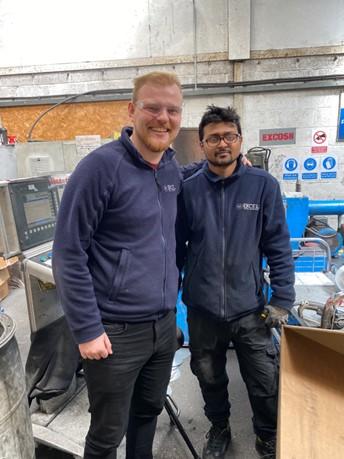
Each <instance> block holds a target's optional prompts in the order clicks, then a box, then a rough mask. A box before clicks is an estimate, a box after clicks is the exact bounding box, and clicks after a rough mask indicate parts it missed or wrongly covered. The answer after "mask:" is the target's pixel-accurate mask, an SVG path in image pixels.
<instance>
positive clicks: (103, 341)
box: [79, 332, 112, 360]
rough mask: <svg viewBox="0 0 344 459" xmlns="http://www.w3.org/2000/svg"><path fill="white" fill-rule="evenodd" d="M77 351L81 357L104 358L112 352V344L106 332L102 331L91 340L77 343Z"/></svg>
mask: <svg viewBox="0 0 344 459" xmlns="http://www.w3.org/2000/svg"><path fill="white" fill-rule="evenodd" d="M79 351H80V354H81V357H82V358H83V359H90V360H100V359H106V357H108V355H110V354H112V345H111V342H110V340H109V338H108V336H107V334H106V333H105V332H104V333H103V334H102V335H100V336H98V338H95V339H93V340H92V341H87V342H86V343H82V344H79Z"/></svg>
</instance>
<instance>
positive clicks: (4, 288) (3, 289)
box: [0, 281, 8, 301]
mask: <svg viewBox="0 0 344 459" xmlns="http://www.w3.org/2000/svg"><path fill="white" fill-rule="evenodd" d="M7 295H8V281H5V282H3V283H2V284H0V301H1V300H3V299H4V298H6V296H7Z"/></svg>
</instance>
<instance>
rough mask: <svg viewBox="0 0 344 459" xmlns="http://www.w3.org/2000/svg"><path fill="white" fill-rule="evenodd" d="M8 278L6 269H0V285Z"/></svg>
mask: <svg viewBox="0 0 344 459" xmlns="http://www.w3.org/2000/svg"><path fill="white" fill-rule="evenodd" d="M9 278H10V273H9V271H8V268H4V269H0V285H2V284H3V283H4V282H6V281H7V280H8V279H9Z"/></svg>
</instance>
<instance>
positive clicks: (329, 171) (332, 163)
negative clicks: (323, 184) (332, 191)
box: [320, 155, 338, 179]
mask: <svg viewBox="0 0 344 459" xmlns="http://www.w3.org/2000/svg"><path fill="white" fill-rule="evenodd" d="M337 170H338V161H337V157H336V156H333V155H331V156H322V158H321V165H320V178H322V179H335V178H337Z"/></svg>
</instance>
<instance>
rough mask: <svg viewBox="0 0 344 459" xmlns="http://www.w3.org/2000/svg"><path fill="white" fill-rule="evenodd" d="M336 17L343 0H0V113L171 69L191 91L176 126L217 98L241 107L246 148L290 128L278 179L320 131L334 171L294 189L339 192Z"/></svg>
mask: <svg viewBox="0 0 344 459" xmlns="http://www.w3.org/2000/svg"><path fill="white" fill-rule="evenodd" d="M343 24H344V0H327V1H326V2H325V1H324V0H313V1H312V2H310V1H308V0H289V1H288V2H286V1H284V0H251V1H250V0H212V1H207V0H194V1H192V0H176V1H174V2H170V1H168V0H138V1H134V0H127V1H126V2H121V1H116V2H114V1H113V0H102V1H101V2H98V4H97V8H95V4H94V1H93V0H83V1H81V0H80V1H79V0H74V1H73V2H70V1H68V2H67V0H60V1H59V2H55V4H54V5H53V7H52V6H51V2H44V1H43V0H32V1H31V2H29V3H28V4H26V3H25V2H22V1H21V0H0V114H1V105H2V106H4V105H6V104H16V103H18V104H20V103H23V104H24V103H25V104H27V103H35V102H36V103H38V101H39V100H41V99H44V100H46V101H47V103H49V101H50V100H52V101H53V98H54V97H57V96H63V95H69V94H80V93H83V92H85V91H90V90H107V91H110V92H111V91H113V98H114V99H116V97H118V91H119V90H121V91H127V94H128V96H129V95H130V90H131V87H132V79H133V78H134V77H135V76H136V75H138V74H140V73H143V72H145V71H149V70H153V69H165V70H173V71H176V72H177V73H178V75H179V76H180V78H181V81H182V83H183V84H184V85H185V86H188V87H189V88H190V89H189V90H188V91H186V92H185V94H186V97H185V110H184V114H183V122H182V125H183V126H184V127H196V126H197V124H198V121H199V118H200V116H201V114H202V112H203V111H204V108H205V106H206V105H207V104H210V103H214V104H219V105H228V104H231V105H232V104H233V105H235V106H236V107H237V108H238V111H239V113H240V114H241V116H242V124H243V130H244V151H246V150H247V149H248V148H251V147H253V146H256V145H258V143H259V130H260V129H273V128H296V144H295V145H288V146H275V147H272V157H271V172H272V173H273V174H274V175H276V176H277V177H278V178H279V179H281V178H282V164H283V161H284V159H285V158H287V157H288V156H290V155H294V156H296V157H297V158H300V159H302V158H303V157H304V156H305V155H309V154H310V147H311V133H312V130H313V129H326V131H327V132H328V153H329V154H335V155H336V156H337V157H338V160H339V168H338V177H337V179H335V180H330V181H327V182H326V181H325V180H322V181H321V182H314V183H313V182H304V183H303V189H304V190H305V192H306V193H307V194H309V195H310V197H311V198H313V199H315V198H329V197H340V198H344V187H343V185H344V178H343V173H342V170H344V167H343V166H344V164H343V161H344V160H343V159H342V158H344V154H343V153H344V143H340V142H337V141H336V132H337V124H338V107H339V103H340V102H339V101H340V94H341V93H342V92H343V91H344V90H343V87H344V27H343V26H342V25H343ZM285 79H295V82H294V83H292V82H290V80H288V82H287V83H285V84H284V83H283V81H284V80H285ZM302 79H304V80H302ZM308 79H311V81H308ZM266 80H273V81H271V82H270V83H265V84H264V85H263V84H262V83H261V82H264V81H265V82H266ZM248 82H251V83H250V84H251V86H249V85H246V86H244V85H243V86H242V87H239V86H238V84H240V83H244V84H247V83H248ZM252 82H256V86H254V85H253V83H252ZM232 83H234V85H232ZM282 83H283V84H284V87H282V86H283V84H282ZM291 83H292V84H291ZM214 85H215V86H216V88H217V90H215V89H214V88H213V89H212V88H211V87H212V86H214ZM220 85H221V86H220ZM235 85H236V86H235ZM288 85H289V86H288ZM204 88H205V89H207V90H205V91H202V89H204ZM249 88H251V89H249ZM51 103H52V102H51ZM282 188H283V189H285V190H289V189H293V188H294V183H288V182H284V181H282Z"/></svg>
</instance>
